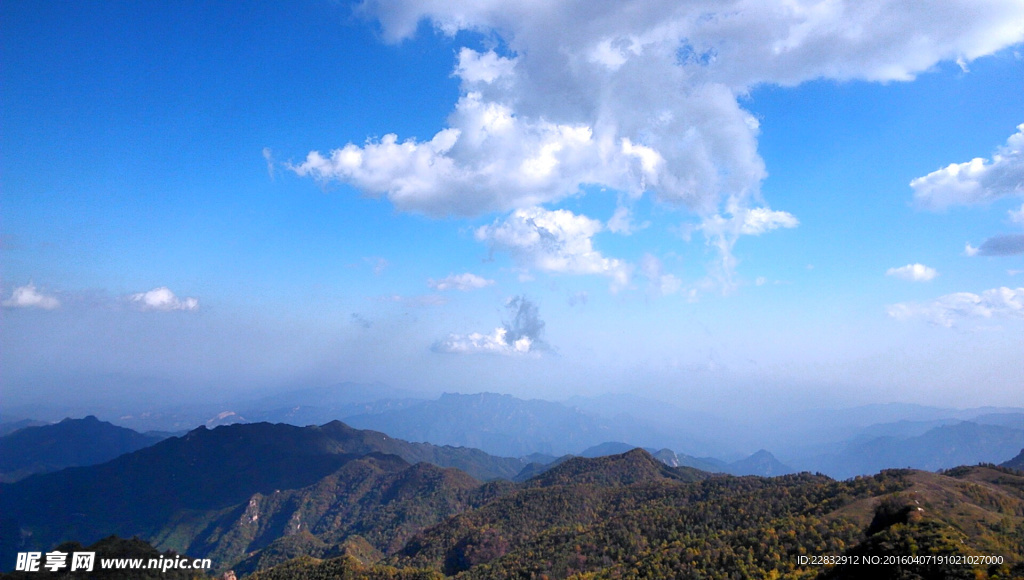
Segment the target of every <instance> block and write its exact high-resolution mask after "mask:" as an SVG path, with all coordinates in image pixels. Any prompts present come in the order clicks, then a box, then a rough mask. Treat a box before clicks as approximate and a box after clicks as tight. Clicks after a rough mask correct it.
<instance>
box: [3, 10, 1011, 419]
mask: <svg viewBox="0 0 1024 580" xmlns="http://www.w3.org/2000/svg"><path fill="white" fill-rule="evenodd" d="M0 10H2V15H0V31H2V34H0V43H2V53H0V58H2V63H0V99H2V100H0V105H2V131H0V151H2V158H0V196H2V197H0V232H2V238H0V244H2V245H0V267H2V280H0V291H2V297H0V298H2V303H3V310H2V316H3V325H2V329H0V333H2V334H0V337H2V347H3V348H2V352H0V363H2V367H0V368H2V369H3V370H2V371H0V373H2V374H0V379H2V385H3V389H4V391H5V398H7V399H8V401H11V402H12V403H13V404H19V403H28V402H39V401H52V400H62V399H76V400H78V399H80V400H82V401H93V400H95V401H105V400H111V399H120V398H123V397H125V396H128V394H130V395H131V396H134V397H138V398H140V400H142V399H146V398H148V397H150V396H158V397H163V398H166V399H187V398H189V397H193V396H195V395H196V394H198V393H204V394H210V393H215V394H220V395H224V396H228V395H234V394H237V393H243V394H244V393H246V392H250V391H257V390H265V389H272V388H281V387H293V386H299V385H320V384H332V383H335V382H341V381H347V380H351V381H381V382H385V383H388V384H391V385H393V386H397V387H403V388H408V389H412V390H420V391H424V392H439V391H446V390H447V391H463V392H476V391H482V390H488V391H499V392H509V393H513V394H517V395H521V396H531V397H546V398H563V397H568V396H571V395H574V394H597V393H604V392H634V393H640V394H643V395H646V396H656V397H661V398H664V399H667V400H672V401H674V402H677V403H689V404H692V405H694V406H697V407H701V406H703V407H715V406H719V405H721V404H722V403H723V402H724V401H733V402H734V401H737V400H738V401H743V403H744V404H747V405H750V406H751V408H758V407H759V406H764V405H766V404H769V403H771V404H778V405H789V404H801V405H845V404H856V403H866V402H889V401H906V402H917V403H926V404H942V405H950V406H957V407H969V406H978V405H988V404H991V405H1024V400H1022V392H1024V389H1022V388H1021V385H1022V384H1024V365H1021V363H1020V359H1021V353H1024V332H1022V331H1024V288H1022V287H1024V186H1022V182H1024V126H1022V125H1021V124H1022V123H1024V113H1022V112H1024V57H1022V52H1024V46H1022V45H1021V42H1024V8H1022V5H1021V4H1020V3H1019V2H996V1H992V2H975V1H971V2H953V1H948V2H940V3H936V4H935V5H932V6H929V7H921V8H916V7H915V5H914V3H903V2H882V1H880V0H879V1H870V2H838V1H832V2H799V1H798V2H782V1H781V0H780V1H779V2H707V3H688V4H682V3H676V2H665V3H658V2H640V3H630V2H541V3H531V2H526V3H519V4H516V5H511V4H510V3H507V2H445V3H432V2H401V1H396V2H370V1H367V2H365V3H361V4H351V3H346V2H329V1H326V0H325V1H306V2H291V3H278V4H275V3H269V2H268V3H260V4H259V5H258V6H246V7H241V6H238V7H236V6H216V5H212V4H203V3H195V4H182V3H173V2H152V3H121V2H112V3H102V4H100V3H58V2H37V3H11V2H8V3H4V4H3V5H2V6H0ZM883 15H884V16H883ZM391 135H393V137H391ZM976 159H977V160H976ZM972 160H976V161H972Z"/></svg>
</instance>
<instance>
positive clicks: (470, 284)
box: [427, 272, 494, 292]
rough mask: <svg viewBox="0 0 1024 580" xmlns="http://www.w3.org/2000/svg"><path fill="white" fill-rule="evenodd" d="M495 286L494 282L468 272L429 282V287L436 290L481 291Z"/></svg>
mask: <svg viewBox="0 0 1024 580" xmlns="http://www.w3.org/2000/svg"><path fill="white" fill-rule="evenodd" d="M493 284H494V280H488V279H487V278H483V277H481V276H477V275H476V274H472V273H470V272H466V273H464V274H449V275H448V276H445V277H444V278H441V279H440V280H434V279H433V278H431V279H429V280H427V286H430V287H431V288H433V289H435V290H442V291H443V290H461V291H463V292H465V291H467V290H479V289H480V288H486V287H488V286H491V285H493Z"/></svg>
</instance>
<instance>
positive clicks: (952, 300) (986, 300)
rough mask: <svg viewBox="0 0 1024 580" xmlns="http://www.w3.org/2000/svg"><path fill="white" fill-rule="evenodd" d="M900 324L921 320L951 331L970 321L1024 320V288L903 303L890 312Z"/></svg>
mask: <svg viewBox="0 0 1024 580" xmlns="http://www.w3.org/2000/svg"><path fill="white" fill-rule="evenodd" d="M887 311H888V313H889V316H891V317H893V318H896V319H897V320H909V319H913V318H920V319H923V320H925V321H927V322H930V323H932V324H936V325H939V326H945V327H947V328H948V327H951V326H953V325H954V324H955V323H956V322H957V321H958V320H961V319H968V318H1024V288H1017V289H1013V288H1007V287H1005V286H1004V287H1001V288H994V289H992V290H986V291H984V292H982V293H981V294H980V295H979V294H972V293H970V292H957V293H954V294H947V295H945V296H941V297H939V298H937V299H935V300H933V301H931V302H926V303H924V304H918V303H914V302H903V303H900V304H893V305H891V306H889V307H888V308H887Z"/></svg>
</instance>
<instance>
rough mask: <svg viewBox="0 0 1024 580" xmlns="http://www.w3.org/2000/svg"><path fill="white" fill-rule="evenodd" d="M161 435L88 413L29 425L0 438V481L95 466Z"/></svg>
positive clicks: (151, 441)
mask: <svg viewBox="0 0 1024 580" xmlns="http://www.w3.org/2000/svg"><path fill="white" fill-rule="evenodd" d="M162 439H163V437H160V436H154V435H148V434H142V433H138V432H136V431H133V430H131V429H126V428H124V427H118V426H116V425H111V424H110V423H107V422H105V421H100V420H99V419H97V418H96V417H94V416H92V415H89V416H87V417H85V418H82V419H71V418H67V419H64V420H63V421H61V422H59V423H55V424H53V425H42V426H29V427H24V428H22V429H19V430H17V431H14V432H13V433H8V434H7V435H4V436H2V437H0V482H13V481H17V480H19V479H23V478H25V477H28V476H29V475H32V474H35V473H47V472H51V471H57V470H60V469H64V468H65V467H74V466H80V465H96V464H99V463H104V462H106V461H109V460H111V459H113V458H115V457H117V456H119V455H124V454H125V453H130V452H132V451H137V450H139V449H142V448H144V447H149V446H150V445H153V444H155V443H157V442H159V441H161V440H162Z"/></svg>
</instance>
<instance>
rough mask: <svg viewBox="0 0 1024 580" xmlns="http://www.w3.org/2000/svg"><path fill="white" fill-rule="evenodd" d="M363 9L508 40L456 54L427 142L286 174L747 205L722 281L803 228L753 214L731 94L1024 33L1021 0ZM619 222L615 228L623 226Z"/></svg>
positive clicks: (500, 195) (519, 204) (397, 197)
mask: <svg viewBox="0 0 1024 580" xmlns="http://www.w3.org/2000/svg"><path fill="white" fill-rule="evenodd" d="M358 10H359V12H360V13H361V14H362V15H363V16H364V17H366V18H368V19H373V20H377V21H379V22H380V24H381V30H382V33H383V36H384V38H385V39H386V40H388V41H392V42H398V41H401V40H402V39H406V38H409V37H411V36H412V35H414V34H415V33H416V31H417V29H418V27H419V24H420V23H421V22H422V21H424V20H425V21H429V22H430V23H432V24H433V25H434V26H435V27H436V28H437V29H438V30H440V31H442V32H443V33H444V34H447V35H450V36H452V37H456V36H455V35H456V33H458V32H459V31H472V32H476V33H483V34H485V35H493V36H494V37H496V38H498V39H500V41H501V45H502V46H503V47H504V49H503V50H502V51H501V54H499V52H496V51H493V50H489V51H485V52H479V51H475V50H471V49H469V48H461V49H460V50H459V52H458V54H457V62H456V63H455V65H454V67H453V74H454V76H456V77H458V78H459V80H460V83H461V86H460V96H459V98H458V101H457V103H456V104H455V106H454V110H453V112H452V113H451V115H450V117H449V118H448V122H447V126H446V127H444V128H441V129H440V130H439V131H438V132H437V133H436V134H434V135H433V136H430V135H420V136H418V137H419V138H412V137H408V136H403V137H402V138H399V137H398V136H397V135H394V134H389V135H385V136H384V137H383V138H382V139H380V140H371V141H367V142H366V143H364V144H362V145H357V144H354V143H351V142H350V143H349V144H347V145H345V146H344V147H341V148H339V149H336V150H334V151H332V152H330V153H328V154H322V153H320V152H318V151H312V152H310V153H309V154H308V155H307V156H306V159H305V160H304V161H303V162H301V163H298V164H296V165H292V166H291V169H292V170H293V171H295V172H296V173H298V174H300V175H305V176H310V177H313V178H315V179H318V180H321V181H339V182H343V183H347V184H350V185H352V186H354V187H356V188H358V189H360V190H361V191H363V192H364V193H365V194H367V195H371V196H383V197H387V198H388V199H389V200H390V201H391V202H392V203H393V204H394V205H395V207H396V208H398V209H399V210H402V211H413V212H420V213H424V214H427V215H431V216H447V215H479V214H481V213H485V212H489V211H513V210H522V209H525V208H531V207H534V206H538V205H541V204H546V203H552V202H557V201H558V200H561V199H564V198H566V197H567V196H571V195H575V194H577V193H579V192H580V191H581V186H583V185H599V186H605V187H608V188H611V189H614V190H617V191H619V192H622V193H624V194H626V195H628V196H631V197H637V196H640V195H643V194H644V193H645V192H646V193H650V194H651V195H653V196H655V197H656V198H657V199H659V200H660V201H662V202H664V203H668V204H671V205H674V206H679V207H685V208H688V209H689V210H692V211H694V212H696V213H697V214H698V215H699V216H700V217H701V218H702V219H705V218H708V219H714V218H716V217H718V216H720V215H724V214H731V215H733V216H734V217H736V216H737V215H738V214H739V213H742V212H743V211H748V212H749V214H748V215H746V216H745V217H744V218H743V221H742V224H743V226H742V227H739V228H737V229H735V230H734V231H728V232H727V231H720V232H719V233H717V234H710V233H709V232H710V231H711V228H706V229H705V232H706V233H708V235H709V236H710V237H709V240H708V241H709V243H711V244H712V245H714V246H715V247H717V248H718V249H719V251H720V252H721V254H722V257H721V260H720V262H719V267H720V268H723V269H724V270H723V273H721V277H722V278H723V279H724V280H726V281H728V280H729V279H730V278H731V272H730V271H729V268H730V267H731V265H734V263H735V260H734V259H733V258H732V256H731V254H730V252H731V249H732V246H733V244H734V243H735V240H736V236H738V235H741V234H744V235H748V234H749V235H757V234H760V233H763V232H765V231H770V230H771V229H775V228H778V227H793V226H794V225H795V224H796V220H795V218H792V216H791V215H789V214H786V213H785V212H771V211H770V210H767V209H766V208H759V207H756V206H759V205H763V202H762V201H761V199H760V185H761V182H762V181H763V179H764V178H765V176H766V175H767V173H766V170H765V166H764V162H763V160H762V159H761V157H760V155H759V154H758V152H757V136H758V131H759V124H758V121H757V119H756V118H754V117H753V116H752V115H751V114H750V113H749V112H747V111H745V110H743V108H742V107H741V106H740V105H739V102H738V101H737V97H738V96H740V95H745V94H747V93H748V91H749V90H750V89H751V88H752V87H755V86H758V85H761V84H765V83H768V84H779V85H796V84H799V83H801V82H805V81H809V80H814V79H821V78H826V79H840V80H852V79H860V80H867V81H882V82H885V81H901V80H910V79H912V78H914V76H915V75H917V74H919V73H921V72H924V71H927V70H929V69H931V68H932V67H933V66H934V65H935V64H936V63H938V62H940V61H944V60H945V61H951V62H953V61H955V62H959V63H961V66H964V67H966V66H967V65H968V64H969V63H970V62H971V61H972V60H974V59H976V58H978V57H981V56H984V55H988V54H992V53H993V52H995V51H997V50H1000V49H1002V48H1004V47H1007V46H1011V45H1013V44H1016V43H1018V42H1021V40H1024V4H1022V3H1020V2H1019V1H1016V0H988V1H979V0H949V1H944V2H939V3H932V2H904V1H900V0H860V1H851V0H847V1H843V0H826V1H817V0H814V1H812V0H759V1H752V0H726V1H722V2H699V1H698V2H678V1H676V0H636V1H623V0H592V1H587V2H581V1H579V0H563V1H557V0H547V1H545V2H540V3H537V2H508V1H506V0H450V1H447V0H446V1H445V2H440V1H437V0H427V1H423V0H390V1H387V2H384V1H381V0H366V1H364V2H363V3H362V4H360V5H359V9H358ZM456 38H457V37H456ZM382 129H383V130H386V128H382ZM1003 156H1004V157H1005V156H1006V155H1003ZM991 165H993V166H997V165H998V166H999V167H1002V166H1003V162H999V163H995V162H993V163H992V164H991ZM990 173H991V174H993V175H994V174H996V173H998V171H995V170H993V171H990ZM750 208H755V209H750ZM758 212H760V213H758ZM512 219H515V218H514V217H513V218H512ZM759 220H760V221H759ZM619 224H620V222H619V221H615V222H614V224H612V223H610V224H609V228H610V229H611V228H615V231H623V232H624V231H626V230H620V229H619Z"/></svg>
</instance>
